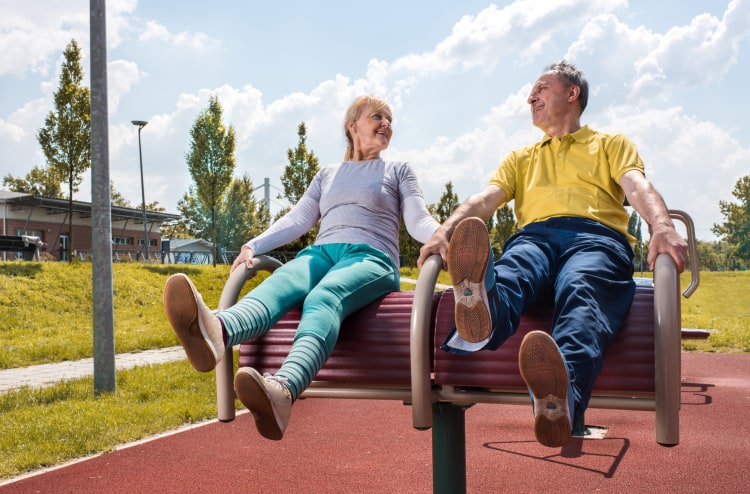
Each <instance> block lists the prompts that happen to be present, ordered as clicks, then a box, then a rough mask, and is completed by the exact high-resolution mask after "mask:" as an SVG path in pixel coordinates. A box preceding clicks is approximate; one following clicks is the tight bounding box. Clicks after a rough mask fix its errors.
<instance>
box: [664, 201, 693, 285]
mask: <svg viewBox="0 0 750 494" xmlns="http://www.w3.org/2000/svg"><path fill="white" fill-rule="evenodd" d="M669 217H670V218H672V219H676V220H679V221H680V222H682V223H683V224H684V225H685V230H686V232H687V243H688V265H689V269H690V284H689V285H688V287H687V288H685V291H683V292H682V296H683V297H685V298H689V297H690V296H691V295H692V294H693V293H694V292H695V290H697V289H698V285H699V284H700V266H699V263H698V245H697V243H696V241H695V225H694V224H693V218H691V217H690V215H689V214H687V213H686V212H685V211H680V210H679V209H670V210H669Z"/></svg>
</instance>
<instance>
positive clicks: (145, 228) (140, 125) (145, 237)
mask: <svg viewBox="0 0 750 494" xmlns="http://www.w3.org/2000/svg"><path fill="white" fill-rule="evenodd" d="M146 124H148V122H144V121H143V120H133V125H137V126H138V160H139V162H140V164H141V204H142V206H143V248H144V251H145V259H146V262H147V263H150V262H151V261H149V258H148V222H147V221H146V189H145V186H144V184H143V152H142V151H141V129H142V128H143V127H145V126H146Z"/></svg>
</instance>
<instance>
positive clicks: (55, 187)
mask: <svg viewBox="0 0 750 494" xmlns="http://www.w3.org/2000/svg"><path fill="white" fill-rule="evenodd" d="M60 182H62V180H61V179H60V177H59V176H58V174H57V173H55V170H52V169H51V168H50V167H46V168H39V167H38V166H35V167H34V168H32V169H31V171H30V172H29V173H27V174H26V178H16V177H14V176H12V175H11V174H10V173H9V174H7V175H6V176H5V177H3V185H4V186H6V187H8V189H9V190H12V191H13V192H23V193H26V194H33V195H35V196H44V197H53V198H55V199H61V198H62V197H63V194H62V189H61V188H60Z"/></svg>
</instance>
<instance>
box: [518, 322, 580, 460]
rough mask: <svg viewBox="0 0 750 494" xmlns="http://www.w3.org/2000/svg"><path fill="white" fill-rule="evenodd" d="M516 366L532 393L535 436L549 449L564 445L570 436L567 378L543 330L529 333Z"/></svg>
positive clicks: (548, 337) (557, 355) (563, 367)
mask: <svg viewBox="0 0 750 494" xmlns="http://www.w3.org/2000/svg"><path fill="white" fill-rule="evenodd" d="M518 367H519V369H520V371H521V377H523V380H524V381H526V386H528V387H529V391H530V392H531V394H532V395H533V396H534V435H535V436H536V439H537V441H539V442H540V443H541V444H543V445H545V446H548V447H550V448H557V447H560V446H564V445H566V444H567V443H568V441H570V435H571V423H570V410H569V404H568V391H569V390H568V386H569V385H570V380H569V377H568V369H567V367H566V366H565V360H563V356H562V354H561V353H560V349H559V348H558V346H557V343H555V340H554V339H552V337H551V336H550V335H548V334H547V333H545V332H544V331H531V332H530V333H528V334H527V335H526V336H525V337H524V339H523V341H522V342H521V348H520V349H519V350H518Z"/></svg>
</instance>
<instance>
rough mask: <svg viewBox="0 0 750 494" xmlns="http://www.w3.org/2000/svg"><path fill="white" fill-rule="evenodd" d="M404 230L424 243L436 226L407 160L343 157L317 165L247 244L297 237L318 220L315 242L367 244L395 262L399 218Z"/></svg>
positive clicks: (263, 247) (267, 245)
mask: <svg viewBox="0 0 750 494" xmlns="http://www.w3.org/2000/svg"><path fill="white" fill-rule="evenodd" d="M402 214H403V216H404V223H405V225H406V228H407V230H408V231H409V234H410V235H411V236H412V237H414V238H415V240H417V241H419V242H425V241H427V239H429V238H430V236H431V235H432V234H433V233H434V231H435V229H437V227H438V223H437V221H435V219H434V218H432V216H431V215H430V214H429V212H428V211H427V207H426V206H425V203H424V198H423V197H422V191H421V189H420V187H419V183H418V181H417V178H416V176H415V175H414V172H413V171H412V169H411V167H410V166H409V165H408V164H407V163H403V162H385V161H383V160H382V159H375V160H370V161H346V162H343V163H337V164H334V165H329V166H326V167H324V168H322V169H321V170H320V171H319V172H318V173H317V174H316V175H315V177H314V178H313V180H312V182H311V183H310V186H309V187H308V189H307V191H306V192H305V194H304V196H303V197H302V198H301V199H300V201H299V202H298V203H297V205H295V207H294V208H292V210H291V211H290V212H289V213H287V214H286V215H285V216H284V217H283V218H281V219H279V221H277V222H276V223H274V224H273V225H272V226H271V227H270V228H269V229H268V230H266V231H265V232H264V233H262V234H261V235H259V236H258V237H256V238H254V239H252V240H251V241H250V242H248V243H247V245H248V246H249V247H250V248H251V249H253V252H254V253H255V254H261V253H264V252H268V251H270V250H272V249H274V248H276V247H279V246H281V245H284V244H286V243H289V242H291V241H292V240H295V239H296V238H299V237H300V236H301V235H302V234H304V233H305V232H307V231H309V230H310V228H312V227H313V226H314V225H315V222H316V221H318V219H320V231H319V233H318V237H317V239H316V240H315V244H316V245H322V244H331V243H349V244H368V245H370V246H371V247H374V248H376V249H378V250H381V251H383V252H385V253H386V254H388V256H389V257H390V258H391V260H392V261H393V263H394V265H395V266H398V265H399V262H398V256H399V250H398V232H399V222H400V217H401V215H402Z"/></svg>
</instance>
